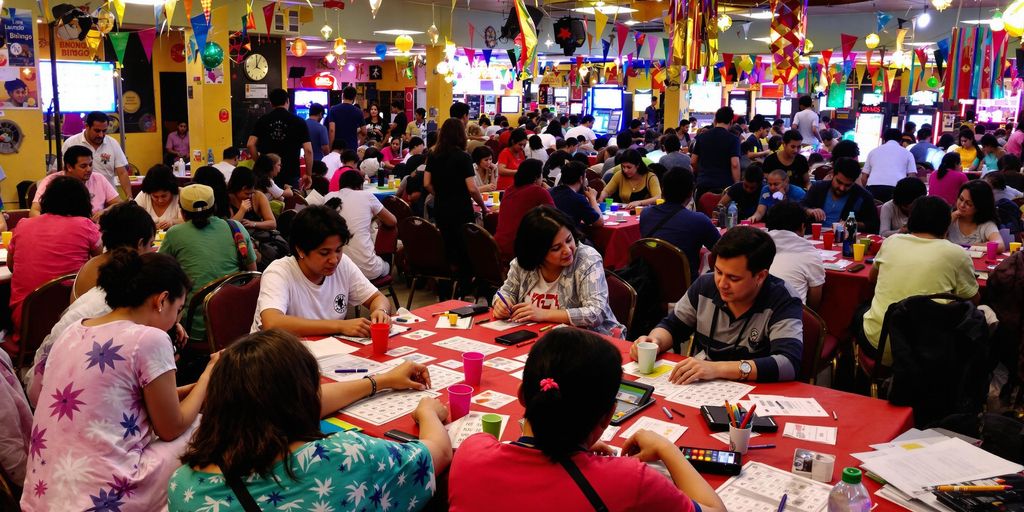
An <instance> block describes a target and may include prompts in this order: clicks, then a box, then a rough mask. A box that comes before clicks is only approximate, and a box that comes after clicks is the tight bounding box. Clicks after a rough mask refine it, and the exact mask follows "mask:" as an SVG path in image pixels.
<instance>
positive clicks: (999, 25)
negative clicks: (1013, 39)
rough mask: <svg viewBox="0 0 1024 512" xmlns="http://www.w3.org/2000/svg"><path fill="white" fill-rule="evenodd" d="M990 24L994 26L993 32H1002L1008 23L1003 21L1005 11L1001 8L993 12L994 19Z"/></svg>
mask: <svg viewBox="0 0 1024 512" xmlns="http://www.w3.org/2000/svg"><path fill="white" fill-rule="evenodd" d="M989 26H990V27H992V31H993V32H1002V31H1003V29H1005V28H1006V23H1005V22H1003V13H1002V12H1001V11H1000V10H999V9H996V12H994V13H992V21H991V22H990V23H989Z"/></svg>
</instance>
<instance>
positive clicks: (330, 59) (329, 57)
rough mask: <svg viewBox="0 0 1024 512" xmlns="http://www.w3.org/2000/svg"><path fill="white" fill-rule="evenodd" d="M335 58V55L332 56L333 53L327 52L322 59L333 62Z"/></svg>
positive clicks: (329, 62)
mask: <svg viewBox="0 0 1024 512" xmlns="http://www.w3.org/2000/svg"><path fill="white" fill-rule="evenodd" d="M335 58H336V57H335V56H334V54H333V53H328V54H327V55H324V60H325V61H327V63H328V64H334V59H335Z"/></svg>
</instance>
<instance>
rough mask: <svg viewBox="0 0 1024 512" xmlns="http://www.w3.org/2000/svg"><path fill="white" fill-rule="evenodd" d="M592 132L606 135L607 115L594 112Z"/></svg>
mask: <svg viewBox="0 0 1024 512" xmlns="http://www.w3.org/2000/svg"><path fill="white" fill-rule="evenodd" d="M593 129H594V132H595V133H608V114H607V113H605V112H594V128H593Z"/></svg>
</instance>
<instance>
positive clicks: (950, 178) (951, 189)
mask: <svg viewBox="0 0 1024 512" xmlns="http://www.w3.org/2000/svg"><path fill="white" fill-rule="evenodd" d="M968 181H970V178H968V177H967V175H966V174H964V173H963V171H961V170H960V153H957V152H956V151H952V152H949V153H946V154H945V155H943V156H942V162H941V163H939V168H938V169H936V170H935V172H933V173H931V174H929V175H928V195H930V196H936V197H941V198H942V200H943V201H946V203H948V204H950V205H955V204H956V198H957V196H958V195H960V187H962V186H963V185H964V183H967V182H968Z"/></svg>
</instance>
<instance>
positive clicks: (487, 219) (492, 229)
mask: <svg viewBox="0 0 1024 512" xmlns="http://www.w3.org/2000/svg"><path fill="white" fill-rule="evenodd" d="M484 229H486V230H487V232H488V233H490V234H492V235H493V234H495V233H497V232H498V212H496V211H491V212H490V213H488V214H487V215H484Z"/></svg>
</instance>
